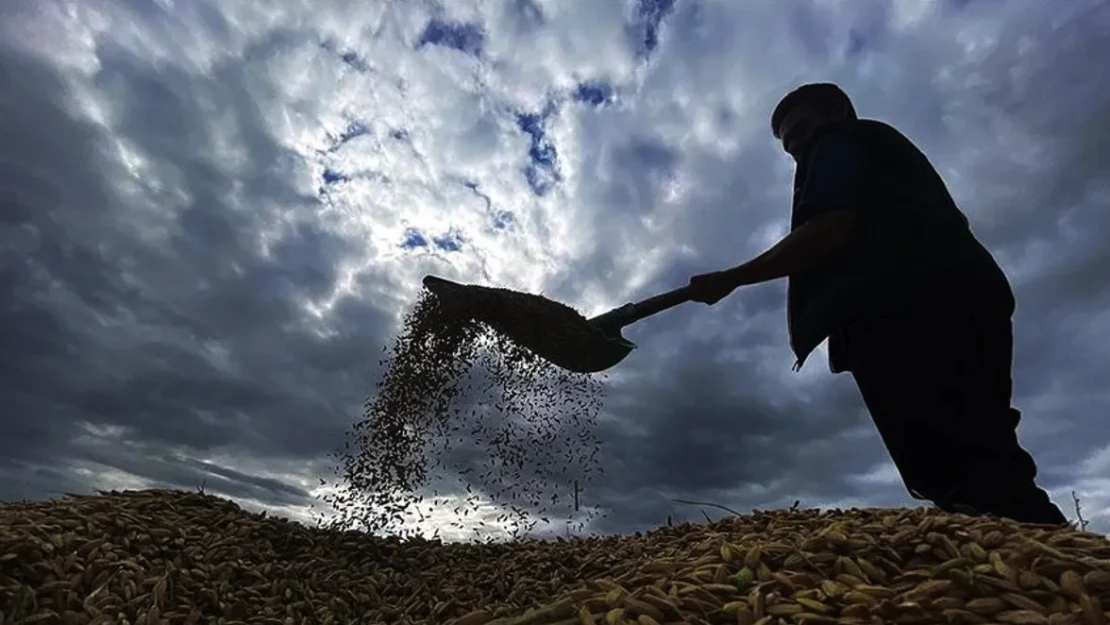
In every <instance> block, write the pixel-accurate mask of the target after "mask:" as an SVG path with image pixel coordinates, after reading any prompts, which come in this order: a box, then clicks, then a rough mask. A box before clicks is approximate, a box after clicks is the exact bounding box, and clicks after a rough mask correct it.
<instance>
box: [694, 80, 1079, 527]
mask: <svg viewBox="0 0 1110 625" xmlns="http://www.w3.org/2000/svg"><path fill="white" fill-rule="evenodd" d="M771 130H772V132H773V133H774V136H775V138H777V139H779V140H781V142H782V146H783V149H785V150H786V152H787V153H789V154H790V155H791V156H792V157H793V158H794V161H795V163H796V165H797V168H796V173H795V182H794V203H793V216H792V219H791V232H790V234H789V235H787V236H786V237H785V238H783V239H782V240H781V241H779V242H778V243H777V244H776V245H774V246H773V247H772V248H771V249H769V250H768V251H766V252H764V253H763V254H761V255H759V256H758V257H756V258H754V259H752V260H750V261H748V262H746V263H744V264H741V265H738V266H736V267H733V268H731V269H728V270H725V271H719V272H714V273H709V274H703V275H698V276H694V277H693V278H691V279H690V287H691V289H692V290H693V291H694V293H695V297H694V299H695V300H697V301H700V302H703V303H705V304H709V305H712V304H715V303H716V302H718V301H720V300H721V299H722V298H724V297H725V296H727V295H728V294H730V293H732V291H733V290H735V289H736V288H737V287H739V286H743V285H749V284H757V283H761V282H767V281H769V280H775V279H778V278H784V277H785V278H788V286H787V326H788V329H789V334H790V343H791V347H792V348H793V350H794V353H795V355H796V356H797V361H796V363H795V370H798V369H800V368H801V366H802V365H803V364H804V362H805V360H806V358H807V357H808V356H809V354H810V353H811V352H812V351H813V350H814V349H815V348H816V347H817V346H818V345H819V344H820V343H821V342H822V341H824V340H825V339H828V341H829V365H830V369H831V370H832V372H833V373H840V372H844V371H848V372H851V374H852V377H853V378H854V379H855V382H856V385H857V387H858V388H859V391H860V394H861V395H862V397H863V400H864V404H865V405H866V406H867V409H868V411H869V412H870V414H871V417H872V420H873V421H874V422H875V425H876V427H877V428H878V430H879V434H880V436H881V437H882V440H883V442H884V444H885V445H886V448H887V450H888V451H889V452H890V455H891V458H892V459H893V460H894V463H895V465H896V466H897V467H898V471H899V473H900V474H901V476H902V480H903V482H904V483H905V485H906V488H907V490H909V492H910V494H911V495H912V496H913V497H914V498H916V499H923V500H930V501H932V502H933V503H934V504H936V505H937V507H939V508H941V509H943V510H945V511H948V512H963V513H968V514H993V515H997V516H1002V517H1007V518H1011V519H1014V520H1017V521H1021V522H1027V523H1042V524H1053V525H1057V524H1064V523H1067V519H1066V518H1065V517H1064V515H1063V514H1062V513H1061V512H1060V509H1059V508H1057V507H1056V506H1055V505H1054V504H1053V503H1052V502H1051V500H1050V499H1049V497H1048V495H1047V494H1046V493H1045V491H1044V490H1042V489H1041V488H1039V487H1038V486H1037V484H1036V482H1035V478H1036V474H1037V468H1036V464H1035V463H1034V461H1033V458H1032V456H1030V455H1029V453H1028V452H1026V451H1025V450H1024V449H1023V448H1022V447H1021V445H1020V443H1019V442H1018V438H1017V425H1018V420H1019V418H1020V413H1019V412H1018V411H1017V410H1015V409H1014V408H1012V407H1011V406H1010V400H1011V393H1012V380H1011V366H1012V358H1013V335H1012V327H1013V326H1012V321H1011V317H1012V315H1013V312H1014V306H1015V302H1014V296H1013V293H1012V291H1011V288H1010V284H1009V282H1008V280H1007V279H1006V276H1005V275H1004V274H1003V272H1002V270H1001V269H1000V268H999V266H998V264H997V263H996V262H995V260H994V258H993V257H992V256H991V254H990V253H989V252H988V251H987V250H986V248H984V247H983V246H982V245H981V244H980V243H979V241H978V240H977V239H976V238H975V236H974V235H973V234H972V232H971V229H970V227H969V225H968V220H967V218H966V217H965V216H964V214H963V213H962V212H961V211H960V209H959V208H958V207H957V206H956V203H955V202H954V201H953V199H952V197H951V196H950V195H949V193H948V190H947V188H946V186H945V184H944V181H943V180H941V178H940V176H939V175H938V174H937V172H936V170H935V169H933V166H932V165H931V164H930V163H929V161H928V159H927V158H926V157H925V155H924V154H923V153H922V152H921V151H920V150H918V149H917V148H916V147H915V146H914V144H913V143H911V142H910V140H909V139H907V138H906V137H905V136H903V135H902V134H901V133H899V132H898V131H897V130H895V129H894V128H892V127H891V126H889V125H887V124H884V123H882V122H878V121H873V120H865V119H859V118H858V117H857V116H856V111H855V108H854V107H853V105H852V102H851V100H850V99H849V98H848V96H847V95H846V94H845V93H844V92H843V91H842V90H841V89H840V88H839V87H837V86H836V85H833V84H828V83H818V84H807V85H803V86H801V87H799V88H797V89H796V90H794V91H792V92H791V93H789V94H787V95H786V96H785V97H784V98H783V99H782V100H781V101H780V102H779V104H778V106H777V107H776V108H775V111H774V113H773V114H772V116H771Z"/></svg>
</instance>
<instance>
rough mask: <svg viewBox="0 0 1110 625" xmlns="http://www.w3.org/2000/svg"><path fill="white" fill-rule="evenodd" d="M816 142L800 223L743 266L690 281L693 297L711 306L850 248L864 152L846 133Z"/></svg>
mask: <svg viewBox="0 0 1110 625" xmlns="http://www.w3.org/2000/svg"><path fill="white" fill-rule="evenodd" d="M816 141H817V144H816V145H814V147H813V150H814V152H813V154H812V155H811V156H810V158H809V160H810V162H809V173H808V174H806V179H805V181H804V182H803V185H802V189H801V191H800V193H801V198H799V204H798V209H797V210H798V213H799V215H800V216H801V217H802V219H803V222H802V225H801V226H800V227H798V228H796V229H794V231H793V232H791V233H790V234H788V235H787V236H785V237H783V238H782V240H780V241H779V242H778V243H776V244H775V245H774V246H773V247H772V248H771V249H769V250H767V251H766V252H764V253H762V254H760V255H759V256H757V257H755V258H753V259H752V260H749V261H748V262H746V263H743V264H741V265H737V266H736V267H733V268H731V269H726V270H724V271H718V272H714V273H711V274H703V275H700V276H694V277H693V278H691V279H690V284H691V286H693V287H695V291H696V292H697V296H695V298H694V299H696V300H697V301H701V302H705V303H707V304H713V303H715V302H717V301H719V300H720V299H721V298H723V297H725V296H727V295H728V294H729V293H731V292H732V291H733V290H734V289H736V288H737V287H740V286H745V285H749V284H758V283H760V282H768V281H770V280H776V279H778V278H785V277H789V276H793V275H796V274H800V273H805V272H807V271H810V270H813V269H816V268H818V267H821V266H823V265H825V264H827V263H829V262H831V261H833V260H835V259H836V257H837V256H838V255H840V254H841V253H843V252H844V251H845V249H846V248H847V247H848V245H850V243H851V241H852V234H853V232H854V231H855V228H856V222H857V220H858V216H857V213H858V211H859V208H860V205H861V199H862V194H861V186H862V185H863V184H864V167H865V158H864V154H863V150H862V148H861V147H860V146H859V145H858V144H857V143H856V142H855V140H854V139H852V138H851V137H849V136H845V135H837V134H831V135H825V136H823V137H819V138H818V139H817V140H816Z"/></svg>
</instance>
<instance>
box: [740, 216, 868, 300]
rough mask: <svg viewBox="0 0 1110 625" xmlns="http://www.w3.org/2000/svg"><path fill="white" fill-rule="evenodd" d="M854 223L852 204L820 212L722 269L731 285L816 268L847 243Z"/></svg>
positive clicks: (838, 252)
mask: <svg viewBox="0 0 1110 625" xmlns="http://www.w3.org/2000/svg"><path fill="white" fill-rule="evenodd" d="M855 225H856V211H855V210H854V207H853V208H844V209H839V210H830V211H826V212H822V213H821V214H819V215H816V216H814V217H812V218H810V219H809V221H807V222H805V223H804V224H802V226H801V227H800V228H798V229H797V230H795V231H793V232H791V233H790V234H788V235H786V236H785V237H783V238H782V239H781V240H779V242H778V243H776V244H775V245H774V246H773V247H772V248H771V249H769V250H767V251H766V252H763V253H762V254H760V255H759V256H756V257H755V258H753V259H751V260H749V261H748V262H746V263H743V264H740V265H737V266H735V267H733V268H731V269H726V270H725V273H726V275H728V278H729V282H730V283H731V284H732V285H733V287H734V288H735V287H740V286H746V285H749V284H759V283H760V282H768V281H770V280H777V279H778V278H786V277H788V276H792V275H795V274H799V273H805V272H807V271H811V270H813V269H817V268H818V267H821V266H823V265H826V264H828V263H829V262H831V261H833V260H835V259H836V257H837V256H838V255H840V254H841V253H842V252H843V251H844V250H845V249H846V248H847V247H848V243H849V242H850V241H851V238H852V232H853V230H854V228H855Z"/></svg>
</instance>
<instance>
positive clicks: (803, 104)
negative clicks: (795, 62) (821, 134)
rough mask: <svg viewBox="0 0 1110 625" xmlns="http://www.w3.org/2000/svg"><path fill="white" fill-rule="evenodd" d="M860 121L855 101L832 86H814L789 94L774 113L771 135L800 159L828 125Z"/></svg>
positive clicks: (819, 84)
mask: <svg viewBox="0 0 1110 625" xmlns="http://www.w3.org/2000/svg"><path fill="white" fill-rule="evenodd" d="M849 119H857V116H856V109H855V107H854V106H852V100H851V99H850V98H849V97H848V94H846V93H844V90H842V89H841V88H840V87H838V86H836V85H834V84H832V83H827V82H824V83H810V84H806V85H802V86H801V87H798V88H797V89H795V90H793V91H791V92H790V93H788V94H786V96H784V97H783V98H782V100H780V101H779V103H778V106H776V107H775V111H774V113H772V114H771V132H773V133H774V135H775V138H776V139H778V140H780V141H782V148H783V149H784V150H786V152H787V153H788V154H790V155H791V156H793V157H794V160H797V159H798V158H799V156H800V155H801V153H802V149H803V148H804V147H805V145H806V143H808V142H809V140H810V139H811V138H812V137H813V134H814V133H815V132H817V130H818V129H819V128H821V127H822V126H824V125H826V124H831V123H834V122H838V121H844V120H849Z"/></svg>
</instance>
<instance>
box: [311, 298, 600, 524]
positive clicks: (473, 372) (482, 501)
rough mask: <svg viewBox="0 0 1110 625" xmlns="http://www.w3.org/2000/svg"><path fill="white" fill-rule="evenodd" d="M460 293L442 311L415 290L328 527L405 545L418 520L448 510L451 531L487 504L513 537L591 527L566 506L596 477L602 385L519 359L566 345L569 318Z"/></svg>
mask: <svg viewBox="0 0 1110 625" xmlns="http://www.w3.org/2000/svg"><path fill="white" fill-rule="evenodd" d="M463 295H466V297H462V296H461V295H460V296H458V297H451V298H450V302H449V303H448V304H445V303H444V302H443V301H441V299H440V298H439V297H437V296H436V295H435V294H434V293H432V292H431V291H427V290H426V291H424V292H423V294H422V297H421V299H420V300H419V301H418V302H417V304H416V306H415V307H414V308H413V310H412V311H411V312H410V313H409V314H408V316H407V317H406V318H405V320H404V327H403V330H402V332H401V333H400V334H399V336H398V337H397V338H396V339H395V340H394V341H393V342H392V343H391V344H390V345H389V346H387V350H388V357H387V358H386V360H385V361H383V363H382V364H383V370H384V375H383V377H382V379H381V380H380V382H379V384H378V390H377V394H376V396H374V397H373V399H372V400H370V401H368V403H367V404H366V406H365V411H364V414H363V416H362V418H361V420H360V421H358V422H357V423H356V424H355V426H354V428H353V429H352V431H351V433H350V436H349V438H348V441H347V443H346V446H345V448H344V449H343V450H342V451H340V452H339V453H338V454H337V456H338V459H339V462H338V465H339V466H338V469H337V472H336V473H337V477H338V478H339V482H338V484H337V485H335V486H334V487H333V489H334V490H333V491H332V493H331V494H329V495H326V496H325V497H323V499H324V500H325V501H326V503H328V504H329V505H330V506H331V507H332V508H333V509H334V510H335V511H336V513H337V514H336V515H334V516H333V517H331V519H329V520H328V521H327V523H328V526H329V527H330V528H332V529H362V530H365V531H369V532H372V533H384V532H389V533H394V534H400V535H404V534H406V533H409V532H414V531H416V530H415V529H413V527H414V526H413V523H412V521H414V520H418V518H419V517H420V516H421V515H423V514H426V513H429V512H431V511H435V510H443V509H452V508H453V510H454V512H455V514H456V518H457V519H458V520H457V521H456V522H455V524H454V525H455V526H456V527H462V524H463V520H464V518H465V517H467V516H469V515H471V514H472V513H475V512H476V511H477V510H478V508H479V506H481V505H488V504H492V505H494V506H497V507H498V509H500V510H502V511H504V512H502V513H501V515H500V517H499V518H497V519H496V521H497V522H498V524H499V525H500V526H501V527H503V528H507V530H508V531H509V532H510V533H511V534H512V535H522V534H524V533H526V532H529V531H531V530H532V529H533V528H534V527H535V526H536V524H537V523H538V522H539V521H541V520H544V521H546V520H547V519H548V517H549V516H553V515H556V514H557V515H558V516H561V517H563V518H566V519H570V518H575V517H577V519H578V521H577V522H578V524H579V525H581V524H583V523H586V522H588V521H589V520H590V519H591V518H593V516H594V514H593V513H592V512H590V511H589V510H586V511H584V512H582V511H579V510H578V509H577V508H578V506H577V505H576V499H577V497H576V496H577V493H578V492H579V490H580V489H584V488H585V487H586V485H588V483H589V482H590V481H592V480H593V479H594V478H595V477H596V476H597V475H599V474H600V472H601V470H600V463H599V460H600V458H599V449H598V441H597V438H596V435H595V431H594V426H595V420H596V416H597V413H598V410H599V409H600V406H601V401H602V391H603V386H602V384H601V382H600V381H598V380H595V379H593V378H592V377H591V376H589V375H584V374H575V373H570V372H567V371H564V370H562V369H559V368H558V367H556V366H554V365H552V364H550V363H549V362H548V361H546V360H544V359H541V358H539V357H538V356H536V355H535V354H534V353H532V352H531V351H529V350H528V349H526V348H524V347H522V345H530V344H534V341H535V340H538V338H541V337H542V338H543V339H544V340H545V341H547V342H548V343H550V344H562V343H563V342H566V341H570V340H573V338H574V337H569V336H566V335H565V334H566V330H565V328H566V326H568V325H571V326H577V325H581V324H580V321H581V317H580V316H579V315H578V313H577V312H575V311H574V310H573V309H571V308H568V307H566V306H563V305H562V304H558V303H556V302H552V301H550V300H546V299H544V298H542V297H540V296H536V295H528V294H523V293H516V292H513V291H507V290H505V289H493V288H485V287H483V288H470V289H468V290H466V291H465V292H464V293H463ZM522 313H525V314H522ZM530 341H531V342H530ZM441 492H444V493H446V492H466V493H468V495H467V496H466V498H465V500H463V501H459V500H458V498H455V499H453V500H452V499H449V498H448V497H447V495H446V494H442V495H441ZM474 516H477V514H475V515H474ZM471 518H474V517H471ZM481 523H484V521H483V522H481ZM472 525H474V527H475V528H476V529H480V528H481V527H482V526H481V525H480V524H478V523H474V524H472Z"/></svg>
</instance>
